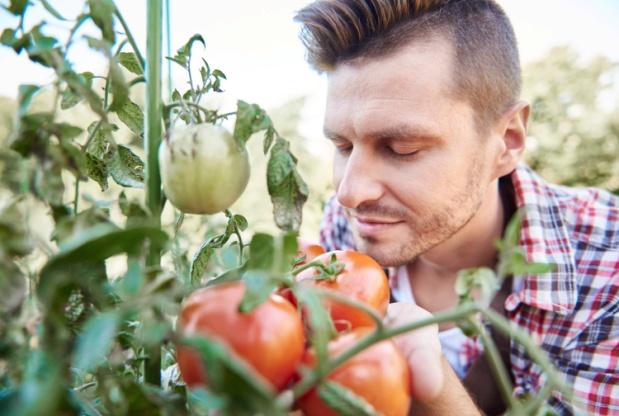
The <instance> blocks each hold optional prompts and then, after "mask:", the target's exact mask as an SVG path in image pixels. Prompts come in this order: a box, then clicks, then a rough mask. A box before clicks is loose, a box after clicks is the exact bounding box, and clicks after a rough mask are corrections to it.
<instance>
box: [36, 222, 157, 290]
mask: <svg viewBox="0 0 619 416" xmlns="http://www.w3.org/2000/svg"><path fill="white" fill-rule="evenodd" d="M145 240H149V241H150V242H151V244H154V245H155V246H157V247H162V246H163V245H164V244H165V243H166V242H167V241H168V236H167V234H166V233H165V232H163V231H162V230H161V229H159V228H156V227H132V228H127V229H125V230H123V229H120V228H118V227H116V226H114V225H112V224H109V223H106V224H98V225H95V226H94V227H90V228H89V229H87V230H83V231H82V232H81V233H78V234H77V235H76V236H75V237H74V238H71V239H69V240H67V241H65V242H63V243H62V244H61V245H60V251H59V252H58V253H57V254H56V255H55V256H53V257H52V258H51V259H50V260H49V261H48V262H47V264H46V265H45V266H44V268H43V270H42V271H41V284H42V283H43V280H45V279H44V278H45V276H46V275H47V274H49V273H52V272H54V271H56V270H66V269H67V267H70V265H71V264H76V263H83V262H89V263H95V262H97V261H101V260H105V259H107V258H108V257H111V256H114V255H116V254H120V253H129V254H135V253H137V252H139V251H140V249H141V248H142V244H143V243H144V241H145ZM39 287H40V286H39Z"/></svg>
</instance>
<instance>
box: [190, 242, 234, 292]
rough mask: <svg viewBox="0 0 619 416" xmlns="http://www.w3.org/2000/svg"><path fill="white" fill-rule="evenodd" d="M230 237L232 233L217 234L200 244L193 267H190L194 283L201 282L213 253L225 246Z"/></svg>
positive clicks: (193, 260) (192, 261)
mask: <svg viewBox="0 0 619 416" xmlns="http://www.w3.org/2000/svg"><path fill="white" fill-rule="evenodd" d="M229 238H230V234H220V235H216V236H214V237H212V238H210V239H208V240H207V241H205V242H204V243H203V244H202V246H200V248H199V249H198V251H197V252H196V254H194V256H193V259H192V260H191V267H190V269H189V274H190V276H191V282H192V283H194V284H196V283H199V282H200V280H201V279H202V276H203V275H204V272H205V271H206V269H207V267H208V263H209V260H210V259H211V257H212V255H213V253H214V252H215V250H216V249H218V248H221V247H223V246H224V244H226V242H227V241H228V239H229Z"/></svg>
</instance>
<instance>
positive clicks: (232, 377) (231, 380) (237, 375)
mask: <svg viewBox="0 0 619 416" xmlns="http://www.w3.org/2000/svg"><path fill="white" fill-rule="evenodd" d="M181 343H182V344H185V345H187V346H190V347H192V348H195V349H196V350H197V352H198V353H199V354H200V357H201V359H202V364H203V365H204V368H206V369H207V374H208V380H209V389H210V390H211V391H212V392H213V393H214V394H215V395H216V396H218V397H221V398H222V399H223V406H224V407H223V409H222V414H231V415H232V414H241V415H245V414H247V415H249V414H263V415H274V416H275V415H277V416H283V415H285V412H284V410H283V409H281V408H279V407H278V405H277V401H276V400H275V395H274V392H273V391H272V390H271V389H270V388H269V386H268V385H267V384H266V383H265V382H264V381H262V380H260V379H258V378H257V377H256V376H255V373H254V372H253V371H251V370H250V369H249V368H248V367H247V365H246V364H244V363H243V362H241V361H239V360H238V359H236V358H235V357H234V356H232V354H230V352H229V351H228V350H229V349H228V348H226V347H224V346H223V345H222V344H220V343H218V342H216V341H214V340H210V339H206V338H201V337H189V338H184V339H183V340H182V341H181Z"/></svg>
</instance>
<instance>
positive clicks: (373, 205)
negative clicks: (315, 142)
mask: <svg viewBox="0 0 619 416" xmlns="http://www.w3.org/2000/svg"><path fill="white" fill-rule="evenodd" d="M296 20H297V21H299V22H301V24H302V25H303V26H302V39H303V41H304V43H305V45H306V47H307V49H308V57H309V61H310V63H311V64H312V65H313V66H314V67H315V68H316V69H318V70H319V71H325V72H326V73H327V77H328V93H327V104H326V112H325V121H324V131H325V135H326V137H327V138H329V139H330V140H331V141H332V142H333V144H334V146H335V156H334V163H333V174H334V185H335V189H336V195H335V198H333V199H332V200H331V201H330V202H329V203H328V204H327V207H326V212H325V218H324V221H323V227H322V230H321V239H322V243H323V245H324V246H325V248H327V249H330V250H332V249H343V248H356V249H358V250H360V251H363V252H366V253H368V254H369V255H371V256H372V257H374V258H375V259H376V260H377V261H379V262H380V263H381V264H382V265H383V266H385V267H390V268H391V269H390V270H391V271H392V273H391V276H390V279H391V286H392V292H393V295H394V297H395V298H396V300H397V301H398V302H397V303H394V304H392V305H391V306H390V309H389V318H390V320H391V321H392V322H395V324H400V323H404V322H409V321H411V320H416V319H420V318H423V317H425V316H428V314H430V313H436V312H439V311H443V310H447V309H450V308H453V307H454V306H456V304H457V301H458V297H457V295H456V293H455V291H454V283H455V280H456V277H457V272H458V271H459V270H461V269H465V268H471V267H481V266H486V267H496V260H497V259H496V257H497V252H496V248H495V245H494V242H495V241H496V240H498V239H500V238H501V236H502V234H503V230H504V228H505V225H506V223H507V222H508V221H509V219H510V218H511V217H512V215H513V213H514V212H515V211H516V210H517V209H518V208H523V209H524V217H523V226H522V229H521V235H520V245H521V246H522V248H523V249H524V250H525V253H526V255H527V258H528V260H529V261H535V262H543V263H553V264H555V265H556V268H555V270H554V271H553V272H550V273H544V274H539V275H535V276H531V275H525V276H514V277H513V279H512V280H511V281H510V282H511V283H510V284H511V287H507V289H508V290H507V292H508V293H507V295H508V296H507V298H506V299H505V300H504V301H502V302H501V303H502V305H501V306H502V308H501V309H504V310H503V312H504V313H505V315H506V316H507V318H508V319H509V320H510V321H511V322H512V323H513V324H515V325H516V326H518V327H520V328H521V329H523V330H525V331H527V332H529V333H530V334H531V336H532V337H534V339H535V341H536V343H537V344H538V345H540V346H541V347H542V348H543V349H544V350H545V351H546V352H547V353H548V355H549V357H550V358H551V361H552V362H553V364H554V365H555V366H556V367H557V369H558V370H559V371H560V373H561V374H562V375H563V376H564V377H565V380H566V382H567V383H568V385H570V386H572V387H573V389H574V394H575V396H576V397H577V398H578V399H579V400H581V401H583V402H584V405H585V407H586V408H585V409H584V410H585V411H586V412H587V413H590V414H593V413H596V414H619V370H618V368H619V316H618V313H619V271H618V270H619V208H618V207H619V202H618V199H617V198H616V197H613V196H611V195H610V194H608V193H605V192H603V191H600V190H593V189H582V190H575V189H568V188H563V187H558V186H552V185H549V184H547V183H545V182H544V181H543V180H542V179H541V178H540V177H538V176H537V175H536V174H535V173H534V172H532V171H531V170H529V169H528V168H527V167H526V166H524V165H522V164H521V162H520V160H521V156H522V152H523V149H524V145H525V137H526V129H527V122H528V117H529V111H530V107H529V105H528V104H527V103H526V102H523V101H521V100H520V98H519V94H520V85H521V80H520V64H519V57H518V50H517V46H516V39H515V36H514V33H513V29H512V27H511V24H510V23H509V20H508V18H507V17H506V16H505V14H504V12H503V11H502V9H501V8H500V7H499V6H498V5H497V4H496V3H495V2H494V1H492V0H460V1H458V0H452V1H449V0H408V1H407V0H319V1H316V2H314V3H312V4H310V5H308V6H307V7H305V8H304V9H302V10H301V11H300V12H299V13H298V14H297V16H296ZM503 307H504V308H503ZM439 329H440V333H439ZM422 331H423V333H419V332H416V333H412V334H408V335H404V336H402V337H399V338H398V339H397V342H398V345H399V346H400V348H401V349H402V350H403V352H404V354H405V356H406V357H407V359H408V363H409V366H410V367H411V372H412V377H413V380H412V381H413V392H412V393H413V407H414V409H412V410H411V413H413V414H415V415H420V414H432V415H441V414H456V413H455V412H457V414H460V415H464V414H479V412H480V410H479V409H478V407H477V406H476V405H475V402H474V401H473V400H472V399H471V397H470V396H469V394H467V388H468V387H469V386H467V387H465V386H464V385H463V383H462V382H461V380H460V378H464V379H465V380H466V377H467V373H468V372H469V370H470V369H471V367H472V366H473V362H474V361H475V356H477V355H479V354H480V351H479V349H480V347H479V345H477V344H476V343H473V342H472V341H470V340H468V339H466V337H464V336H463V335H462V333H460V332H459V330H458V329H457V328H455V327H454V326H453V325H451V327H450V326H444V327H441V328H436V327H434V328H432V327H429V328H424V329H422ZM471 350H473V351H474V352H475V353H474V354H468V355H467V351H469V352H470V351H471ZM508 351H509V354H507V355H508V358H507V360H508V362H509V364H510V370H511V371H510V373H511V374H510V375H511V377H512V378H513V382H514V388H515V390H514V394H515V395H523V394H527V393H531V394H534V393H535V392H536V391H538V390H539V389H540V388H541V386H542V385H543V383H544V377H543V374H542V371H541V369H540V368H539V367H538V366H537V365H536V364H535V363H533V362H532V361H531V359H530V358H529V357H528V355H527V354H526V353H525V351H524V349H523V348H522V346H520V345H519V344H517V343H516V342H511V347H508ZM449 364H451V365H449ZM458 376H460V377H458ZM470 384H474V382H473V383H469V385H470ZM549 404H550V405H551V406H553V407H554V408H555V409H556V410H557V411H558V412H559V413H562V414H570V413H573V412H576V411H577V410H578V409H575V408H574V407H573V404H572V403H571V402H569V401H567V400H566V399H565V398H564V397H562V396H561V395H560V394H558V393H554V394H553V396H552V398H551V400H550V402H549ZM480 406H481V404H480ZM484 406H485V405H484ZM484 406H482V407H484ZM481 410H482V411H488V412H490V413H492V412H495V411H500V410H496V409H494V410H489V409H488V408H482V409H481Z"/></svg>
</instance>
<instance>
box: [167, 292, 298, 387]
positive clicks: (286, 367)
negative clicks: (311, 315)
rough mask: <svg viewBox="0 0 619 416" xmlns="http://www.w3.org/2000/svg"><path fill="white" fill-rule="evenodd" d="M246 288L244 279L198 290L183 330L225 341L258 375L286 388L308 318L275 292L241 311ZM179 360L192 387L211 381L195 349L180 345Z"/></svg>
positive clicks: (186, 308)
mask: <svg viewBox="0 0 619 416" xmlns="http://www.w3.org/2000/svg"><path fill="white" fill-rule="evenodd" d="M244 293H245V285H244V284H243V283H242V282H234V283H225V284H221V285H217V286H212V287H208V288H203V289H199V290H197V291H195V292H194V293H192V294H191V295H190V296H189V298H188V299H187V301H186V302H185V304H184V306H183V308H182V310H181V313H180V315H179V319H178V325H179V329H180V331H181V333H183V334H184V335H202V336H204V337H212V338H213V339H216V340H217V341H220V342H223V343H224V344H226V345H228V346H229V347H230V348H231V350H232V351H233V352H234V353H235V354H236V356H237V357H238V358H240V359H241V360H243V361H244V362H245V363H246V364H248V366H249V367H250V369H253V370H254V371H255V373H256V375H257V376H258V377H259V378H263V381H266V382H267V383H268V384H270V385H271V386H273V387H274V388H275V389H278V390H279V389H282V388H283V387H284V386H285V385H286V384H287V383H288V381H289V380H290V379H291V377H292V376H293V375H294V373H295V370H296V368H297V365H298V364H299V362H300V360H301V357H302V356H303V349H304V345H305V337H304V334H303V323H302V322H301V319H300V318H299V315H298V313H297V311H296V309H295V308H294V307H293V306H292V305H291V304H290V302H288V301H287V300H285V299H283V298H282V297H281V296H279V295H276V294H272V295H271V296H270V297H269V299H268V300H267V301H266V302H264V303H262V304H261V305H259V306H258V307H257V308H255V309H254V310H252V311H251V312H250V313H247V314H245V313H241V312H239V310H238V308H239V305H240V303H241V300H242V299H243V294H244ZM177 361H178V365H179V368H180V371H181V375H182V376H183V379H184V380H185V383H187V385H188V386H189V387H192V386H194V385H200V384H202V385H204V384H206V383H207V374H205V372H204V371H203V367H202V364H201V360H200V358H199V356H198V354H197V353H196V352H195V351H194V350H193V349H191V348H189V347H183V346H179V347H178V349H177Z"/></svg>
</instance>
